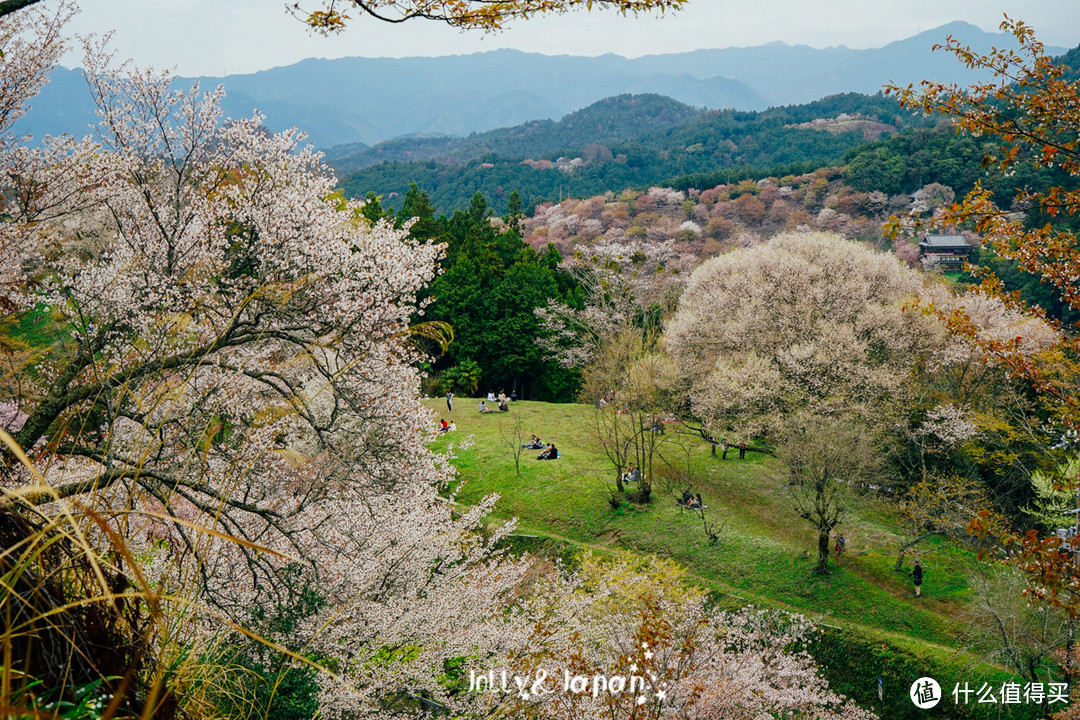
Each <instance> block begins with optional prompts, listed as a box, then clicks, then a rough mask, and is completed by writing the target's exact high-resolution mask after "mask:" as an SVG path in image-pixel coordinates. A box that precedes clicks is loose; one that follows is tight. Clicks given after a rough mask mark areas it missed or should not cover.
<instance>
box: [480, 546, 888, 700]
mask: <svg viewBox="0 0 1080 720" xmlns="http://www.w3.org/2000/svg"><path fill="white" fill-rule="evenodd" d="M685 581H686V577H685V572H684V571H683V570H682V569H681V568H679V567H678V566H677V565H675V564H674V563H672V562H670V561H665V560H659V559H656V558H651V559H649V560H647V561H644V562H643V561H641V560H639V559H634V560H630V559H617V560H615V561H614V562H612V563H606V564H605V563H602V562H600V561H598V560H597V559H596V558H594V557H592V556H588V555H587V556H585V557H584V558H583V560H582V562H581V568H580V570H578V571H577V572H576V573H575V574H574V575H571V576H566V577H564V576H561V575H553V576H548V577H547V578H545V580H544V581H543V582H542V583H541V584H540V586H539V587H538V588H537V590H536V592H535V593H534V594H533V596H532V597H531V599H530V600H529V602H528V603H526V605H525V608H526V617H527V618H528V619H529V620H530V621H531V622H532V629H531V632H530V633H529V634H528V635H527V637H526V638H524V640H523V642H522V644H521V646H520V647H519V648H518V649H517V651H516V652H514V653H513V655H512V658H513V662H514V667H515V668H516V669H517V671H518V672H519V673H521V674H523V675H524V674H531V675H532V677H536V671H537V670H538V669H543V670H544V671H545V672H546V673H547V674H548V676H549V677H553V678H555V680H557V682H558V690H557V691H556V692H548V693H547V694H538V695H530V696H529V697H525V698H522V697H520V696H519V697H515V698H499V699H498V700H499V701H500V704H499V705H498V706H497V707H500V708H509V709H511V710H512V714H513V715H514V716H515V717H528V718H538V719H539V718H544V719H548V718H550V719H551V720H555V719H557V718H597V719H599V718H620V719H621V718H626V719H631V718H715V717H723V718H734V719H736V720H754V719H755V718H759V717H763V716H767V717H778V716H788V715H791V716H795V717H806V718H822V719H824V718H849V719H851V720H854V719H855V718H870V717H873V716H872V715H871V714H870V713H867V712H865V711H863V710H861V709H860V708H858V707H856V706H855V705H853V704H852V703H850V702H849V701H846V700H845V699H844V698H842V697H840V696H838V695H837V694H835V693H834V692H832V691H831V690H829V689H828V686H827V684H826V682H825V681H824V680H823V679H822V678H821V677H820V676H819V675H818V674H817V672H816V670H815V668H814V664H813V661H812V659H811V658H810V656H809V655H808V653H807V652H806V644H807V643H808V642H809V641H810V639H811V633H812V626H811V625H810V623H809V622H808V621H807V620H806V618H804V617H801V616H798V615H788V614H785V613H777V612H770V611H766V610H757V609H755V608H753V607H748V608H744V609H742V610H739V611H735V612H723V611H717V610H715V609H711V608H710V607H709V605H708V602H707V597H706V595H705V593H704V592H703V591H701V590H700V589H697V588H694V587H690V586H688V585H687V584H686V583H685ZM567 673H569V675H570V676H571V677H574V676H577V677H581V678H587V679H588V680H589V682H590V683H591V682H592V681H593V678H597V677H599V678H603V679H604V681H605V685H608V687H605V688H603V689H599V688H598V692H597V693H596V694H595V695H594V694H593V692H592V687H593V686H592V685H591V684H589V685H585V686H584V691H583V692H582V691H580V689H579V692H573V686H571V688H570V692H565V691H563V686H564V685H565V679H566V677H567ZM633 676H638V677H640V678H642V679H643V680H644V681H645V682H644V685H643V686H642V685H639V686H636V687H634V688H633V689H631V687H630V685H629V680H627V681H626V684H621V685H620V684H619V683H618V681H617V680H615V678H617V677H622V678H631V677H633ZM555 684H556V683H555V682H554V681H552V680H549V681H548V684H547V689H548V690H553V689H555V688H554V686H555Z"/></svg>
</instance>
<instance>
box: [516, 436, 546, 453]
mask: <svg viewBox="0 0 1080 720" xmlns="http://www.w3.org/2000/svg"><path fill="white" fill-rule="evenodd" d="M521 447H523V448H525V449H526V450H540V449H542V448H543V447H544V443H542V442H540V438H538V437H536V436H535V435H530V436H529V442H527V443H524V444H523V445H522V446H521Z"/></svg>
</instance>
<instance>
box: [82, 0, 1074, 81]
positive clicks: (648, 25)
mask: <svg viewBox="0 0 1080 720" xmlns="http://www.w3.org/2000/svg"><path fill="white" fill-rule="evenodd" d="M82 7H83V12H82V14H81V15H80V16H79V17H78V18H76V20H75V25H74V29H75V31H76V32H82V33H88V32H93V33H101V32H106V31H109V30H114V31H115V35H114V44H115V46H116V47H117V49H118V50H119V52H120V54H121V56H129V57H131V58H132V59H134V60H135V62H136V64H138V65H144V66H145V65H153V66H156V67H175V68H176V69H177V71H178V72H179V73H180V74H181V75H223V74H232V73H246V72H254V71H256V70H262V69H265V68H269V67H275V66H279V65H289V64H291V63H293V62H296V61H297V60H301V59H304V58H308V57H325V58H335V57H344V56H350V55H360V56H366V57H380V56H388V57H404V56H410V55H451V54H462V53H470V52H477V51H484V50H494V49H496V48H502V47H512V48H517V49H520V50H526V51H531V52H542V53H545V54H548V55H560V54H572V55H600V54H603V53H608V52H610V53H615V54H618V55H623V56H626V57H637V56H640V55H648V54H653V53H669V52H680V51H684V50H693V49H697V48H719V47H732V46H752V45H762V44H765V43H769V42H776V41H781V42H786V43H789V44H805V45H811V46H813V47H827V46H831V45H846V46H848V47H851V48H868V47H881V46H882V45H886V44H888V43H889V42H892V41H894V40H900V39H903V38H905V37H910V36H911V35H914V34H916V33H919V32H921V31H924V30H930V29H932V28H935V27H939V26H941V25H944V24H945V23H947V22H951V21H953V20H965V21H967V22H970V23H973V24H975V25H978V26H979V27H981V28H983V29H984V30H996V29H997V25H998V23H999V22H1000V21H1001V18H1002V14H1003V13H1007V14H1008V15H1009V16H1010V17H1016V18H1022V19H1023V20H1025V21H1026V22H1027V23H1028V24H1030V25H1032V26H1033V27H1034V28H1035V29H1036V31H1037V33H1038V37H1039V39H1041V40H1042V41H1043V42H1044V43H1046V44H1048V45H1058V46H1062V47H1074V46H1075V45H1077V44H1078V43H1080V2H1077V0H899V1H895V2H872V1H871V2H868V1H867V0H769V1H767V2H762V1H760V0H756V1H750V2H748V1H747V0H689V2H688V3H687V9H685V10H684V11H682V12H681V13H677V14H675V15H669V16H667V17H664V18H663V19H655V18H652V17H649V18H645V17H640V18H636V19H635V18H623V17H621V16H619V15H618V14H616V13H612V12H595V11H594V12H592V13H584V12H580V13H572V14H568V15H563V16H560V17H553V18H543V19H534V20H530V21H528V22H523V23H518V24H517V26H515V27H513V28H511V29H510V30H507V31H505V32H503V33H500V34H497V35H488V36H484V35H482V34H476V33H467V34H466V33H461V32H459V31H456V30H452V29H450V28H446V27H443V26H438V25H435V24H433V23H430V22H424V21H420V20H416V21H412V22H409V23H404V24H402V25H396V26H390V25H386V24H384V23H378V22H373V21H365V20H363V19H361V20H358V21H354V22H353V24H352V26H351V27H350V28H349V29H348V30H347V31H346V32H345V33H343V34H342V35H340V36H337V37H331V38H326V37H322V36H318V35H312V34H310V33H309V32H308V31H307V30H306V29H305V27H304V26H303V25H302V24H301V23H299V22H298V21H297V20H295V19H294V18H292V17H291V16H289V15H287V14H286V12H285V4H284V3H283V2H282V0H82ZM65 64H66V65H69V66H74V65H78V64H79V59H78V57H76V56H70V57H68V58H66V59H65Z"/></svg>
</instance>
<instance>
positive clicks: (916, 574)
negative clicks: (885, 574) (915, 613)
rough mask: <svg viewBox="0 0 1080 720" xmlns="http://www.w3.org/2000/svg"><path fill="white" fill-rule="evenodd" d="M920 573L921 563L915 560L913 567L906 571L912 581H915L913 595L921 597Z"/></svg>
mask: <svg viewBox="0 0 1080 720" xmlns="http://www.w3.org/2000/svg"><path fill="white" fill-rule="evenodd" d="M922 574H923V573H922V565H920V564H919V561H918V560H916V561H915V567H913V568H912V569H911V572H909V573H908V575H910V576H911V580H912V582H914V583H915V597H922Z"/></svg>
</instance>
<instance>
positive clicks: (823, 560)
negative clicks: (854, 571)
mask: <svg viewBox="0 0 1080 720" xmlns="http://www.w3.org/2000/svg"><path fill="white" fill-rule="evenodd" d="M817 553H818V562H817V567H815V568H814V572H816V573H826V572H828V571H829V528H828V527H827V526H822V527H819V528H818V539H817Z"/></svg>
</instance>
